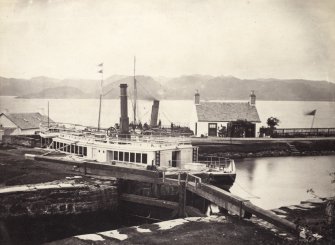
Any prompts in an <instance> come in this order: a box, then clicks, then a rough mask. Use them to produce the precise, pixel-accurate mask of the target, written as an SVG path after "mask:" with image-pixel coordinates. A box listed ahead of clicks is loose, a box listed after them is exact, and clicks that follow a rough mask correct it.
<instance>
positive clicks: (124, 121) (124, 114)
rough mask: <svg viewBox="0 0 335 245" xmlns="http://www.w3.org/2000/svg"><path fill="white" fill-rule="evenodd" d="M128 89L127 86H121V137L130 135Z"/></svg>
mask: <svg viewBox="0 0 335 245" xmlns="http://www.w3.org/2000/svg"><path fill="white" fill-rule="evenodd" d="M127 87H128V85H127V84H120V104H121V117H120V133H121V136H126V135H128V134H129V117H128V97H127Z"/></svg>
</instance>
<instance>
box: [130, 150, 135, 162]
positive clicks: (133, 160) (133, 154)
mask: <svg viewBox="0 0 335 245" xmlns="http://www.w3.org/2000/svg"><path fill="white" fill-rule="evenodd" d="M130 162H135V153H133V152H130Z"/></svg>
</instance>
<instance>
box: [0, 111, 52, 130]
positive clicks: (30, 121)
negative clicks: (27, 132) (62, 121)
mask: <svg viewBox="0 0 335 245" xmlns="http://www.w3.org/2000/svg"><path fill="white" fill-rule="evenodd" d="M0 115H4V116H6V117H7V118H8V119H9V120H11V121H12V122H13V123H14V124H15V125H16V126H18V127H19V128H21V129H35V128H39V127H40V124H41V123H43V122H44V123H45V122H47V121H48V117H47V116H45V115H42V114H41V113H39V112H33V113H6V114H5V113H2V114H0ZM49 121H50V122H53V121H52V120H51V119H50V118H49Z"/></svg>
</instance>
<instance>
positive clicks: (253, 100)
mask: <svg viewBox="0 0 335 245" xmlns="http://www.w3.org/2000/svg"><path fill="white" fill-rule="evenodd" d="M249 105H251V106H255V105H256V95H255V91H254V90H251V92H250V96H249Z"/></svg>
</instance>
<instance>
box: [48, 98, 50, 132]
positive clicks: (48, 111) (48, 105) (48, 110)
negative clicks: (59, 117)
mask: <svg viewBox="0 0 335 245" xmlns="http://www.w3.org/2000/svg"><path fill="white" fill-rule="evenodd" d="M49 127H50V121H49V101H48V128H49Z"/></svg>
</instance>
